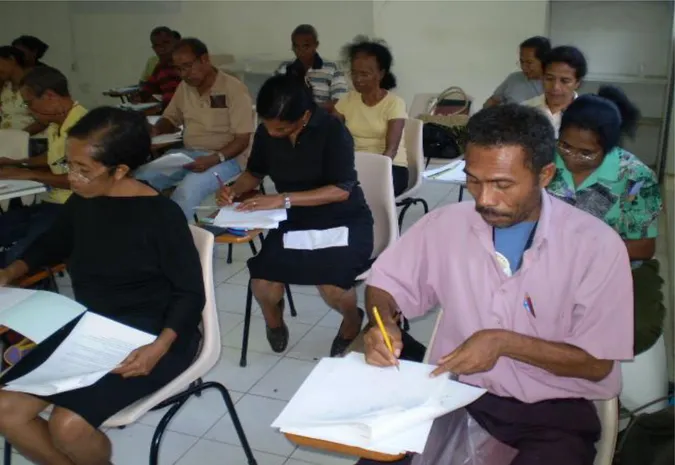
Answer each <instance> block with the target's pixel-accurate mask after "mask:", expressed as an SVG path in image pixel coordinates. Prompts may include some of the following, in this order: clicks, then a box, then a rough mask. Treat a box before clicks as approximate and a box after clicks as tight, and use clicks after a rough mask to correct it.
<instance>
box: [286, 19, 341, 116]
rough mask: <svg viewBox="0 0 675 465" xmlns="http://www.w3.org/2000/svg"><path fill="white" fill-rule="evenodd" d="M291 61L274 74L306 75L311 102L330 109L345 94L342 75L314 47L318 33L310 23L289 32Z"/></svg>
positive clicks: (317, 41)
mask: <svg viewBox="0 0 675 465" xmlns="http://www.w3.org/2000/svg"><path fill="white" fill-rule="evenodd" d="M291 42H292V45H293V52H294V53H295V57H296V60H295V61H285V62H283V63H282V64H281V66H280V67H279V69H278V70H277V74H293V75H296V76H298V77H302V78H306V79H307V81H308V82H309V84H310V86H311V87H312V93H313V94H314V101H315V102H316V103H317V104H319V105H320V106H322V107H323V108H325V109H327V110H329V111H331V110H332V109H333V105H335V102H337V101H338V100H339V99H340V97H342V96H343V95H344V94H346V93H347V90H348V88H347V80H346V79H345V75H344V73H343V72H342V70H341V69H340V67H339V66H338V65H337V63H335V62H332V61H325V60H323V59H322V58H321V57H320V56H319V54H318V53H317V51H316V49H317V48H318V47H319V36H318V34H317V32H316V29H314V26H311V25H309V24H301V25H300V26H298V27H296V28H295V30H294V31H293V33H292V34H291Z"/></svg>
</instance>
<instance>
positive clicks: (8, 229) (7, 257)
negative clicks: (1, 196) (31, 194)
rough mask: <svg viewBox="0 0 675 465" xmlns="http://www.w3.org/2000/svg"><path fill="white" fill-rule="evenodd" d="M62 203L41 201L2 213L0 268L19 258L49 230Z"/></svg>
mask: <svg viewBox="0 0 675 465" xmlns="http://www.w3.org/2000/svg"><path fill="white" fill-rule="evenodd" d="M61 208H62V205H58V204H54V203H47V202H43V203H39V204H34V205H30V206H27V207H19V208H12V209H11V210H9V211H7V212H5V213H3V214H2V215H0V247H2V248H4V249H5V250H4V252H0V268H5V267H7V266H8V265H9V264H11V263H12V262H13V261H15V260H16V259H17V258H19V257H20V256H21V255H22V254H23V253H24V252H25V251H26V249H27V248H28V246H29V245H30V244H32V243H33V242H34V241H35V239H37V238H38V237H40V236H41V235H42V234H43V233H44V232H46V231H47V230H49V228H50V227H51V225H52V224H53V223H54V220H55V219H56V217H57V216H58V214H59V212H60V211H61Z"/></svg>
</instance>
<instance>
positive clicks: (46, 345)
mask: <svg viewBox="0 0 675 465" xmlns="http://www.w3.org/2000/svg"><path fill="white" fill-rule="evenodd" d="M79 320H80V319H79V318H76V319H75V320H74V321H72V322H70V323H68V324H67V325H66V326H64V327H63V328H61V329H60V330H59V331H57V332H56V333H54V334H53V335H51V336H50V337H49V338H47V339H46V340H44V341H43V342H42V343H41V344H40V345H38V346H37V347H35V349H33V350H32V351H31V352H29V353H28V354H27V355H26V356H25V357H24V358H23V359H21V361H20V362H19V363H18V364H17V365H16V366H14V367H13V368H12V369H11V370H10V371H9V372H8V373H7V375H6V376H4V377H3V378H2V383H3V384H4V383H7V382H9V381H11V380H14V379H16V378H18V377H20V376H23V375H24V374H26V373H28V372H30V371H31V370H33V369H34V368H36V367H37V366H38V365H41V364H42V363H43V362H44V361H46V360H47V358H48V357H49V356H50V355H51V354H52V352H54V350H56V348H57V347H58V346H59V345H60V344H61V342H63V340H64V339H65V338H66V337H67V336H68V334H70V332H71V331H72V330H73V328H74V327H75V325H76V324H77V322H78V321H79ZM199 339H200V338H199V333H197V334H196V336H195V337H191V338H190V340H184V341H181V343H179V340H176V343H174V345H173V346H172V347H171V350H170V351H169V352H168V353H167V354H166V355H164V357H162V358H161V359H160V361H159V362H158V363H157V365H156V366H155V368H154V369H153V370H152V371H151V372H150V374H149V375H147V376H138V377H134V378H127V379H125V378H122V377H121V376H119V375H114V374H107V375H105V376H104V377H103V378H101V379H100V380H98V381H97V382H96V383H94V384H92V385H91V386H88V387H84V388H81V389H75V390H72V391H66V392H61V393H59V394H54V395H51V396H35V397H38V398H40V399H42V400H44V401H46V402H49V403H50V404H53V405H55V406H57V407H62V408H65V409H67V410H70V411H72V412H74V413H76V414H78V415H79V416H81V417H82V418H84V419H85V420H86V421H87V422H88V423H89V424H90V425H91V426H93V427H94V428H98V427H99V426H101V425H102V424H103V423H104V422H105V421H106V420H107V419H108V418H110V417H112V416H113V415H115V414H116V413H117V412H119V411H121V410H123V409H124V408H126V407H128V406H129V405H131V404H133V403H134V402H136V401H138V400H140V399H143V398H144V397H147V396H149V395H150V394H152V393H154V392H156V391H158V390H159V389H161V388H163V387H164V386H166V385H167V384H169V383H170V382H171V381H172V380H173V379H174V378H176V377H177V376H178V375H179V374H181V373H183V372H184V371H185V370H187V368H188V367H189V366H190V365H191V364H192V362H193V361H194V358H195V356H196V354H197V349H198V347H199Z"/></svg>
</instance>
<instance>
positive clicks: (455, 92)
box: [427, 86, 469, 116]
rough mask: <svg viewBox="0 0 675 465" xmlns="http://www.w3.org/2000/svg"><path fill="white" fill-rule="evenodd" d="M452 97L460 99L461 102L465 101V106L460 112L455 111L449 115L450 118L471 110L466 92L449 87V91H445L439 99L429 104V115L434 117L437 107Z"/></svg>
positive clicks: (436, 98) (455, 87)
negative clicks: (468, 109)
mask: <svg viewBox="0 0 675 465" xmlns="http://www.w3.org/2000/svg"><path fill="white" fill-rule="evenodd" d="M450 96H458V97H460V98H461V100H463V101H464V106H462V107H461V108H460V109H458V110H455V111H454V112H453V113H449V116H450V115H460V114H462V113H463V112H465V111H466V109H467V108H469V98H468V97H467V96H466V92H464V90H463V89H462V88H461V87H458V86H451V87H448V88H447V89H445V90H444V91H443V92H441V93H440V94H438V97H435V98H433V99H432V100H431V101H430V102H429V108H428V110H427V113H428V114H430V115H433V114H434V112H435V111H436V107H438V104H439V103H440V102H442V101H443V100H444V99H447V98H448V97H450ZM458 100H459V99H458Z"/></svg>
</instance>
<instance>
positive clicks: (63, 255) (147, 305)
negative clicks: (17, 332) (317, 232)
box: [0, 107, 205, 465]
mask: <svg viewBox="0 0 675 465" xmlns="http://www.w3.org/2000/svg"><path fill="white" fill-rule="evenodd" d="M149 153H150V134H149V131H148V128H147V125H146V124H145V117H144V116H143V115H142V114H140V113H136V112H130V111H125V110H122V109H117V108H110V107H102V108H97V109H95V110H93V111H91V112H89V113H88V114H87V115H86V116H84V117H83V118H82V119H81V120H80V121H79V122H78V123H77V124H76V125H75V126H73V127H72V128H71V129H70V133H69V136H68V140H67V154H68V155H67V160H68V168H69V171H68V178H69V180H70V183H71V187H72V190H73V195H72V196H71V197H70V199H69V200H68V202H67V203H66V205H65V206H64V210H63V211H62V213H61V215H60V216H59V218H58V219H57V221H56V223H55V224H54V226H53V227H52V228H51V229H50V230H49V231H48V232H47V233H46V234H44V235H43V236H41V237H40V238H39V239H38V240H37V241H36V242H35V243H33V244H32V245H31V246H30V248H29V249H28V250H27V251H26V252H25V253H24V254H23V255H22V256H21V257H20V258H19V259H18V260H16V261H15V262H13V263H12V264H10V265H9V266H8V267H7V268H6V269H3V270H0V285H7V284H8V283H11V282H14V281H16V280H17V279H19V278H21V277H22V276H24V275H26V274H27V273H30V272H32V271H35V270H38V269H40V268H41V267H44V266H50V265H54V264H57V263H61V262H66V263H67V264H68V270H69V273H70V276H71V278H72V283H73V291H74V294H75V299H76V300H77V301H78V302H80V303H81V304H83V305H84V306H85V307H86V308H87V309H88V310H89V311H92V312H96V313H98V314H100V315H103V316H106V317H108V318H110V319H113V320H115V321H118V322H121V323H123V324H126V325H129V326H131V327H134V328H137V329H139V330H142V331H146V332H148V333H151V334H155V335H157V338H156V339H155V340H154V342H152V343H151V344H148V345H145V346H142V347H140V348H139V349H137V350H135V351H133V352H132V353H131V354H130V355H129V356H128V357H127V358H126V360H124V361H123V362H122V363H121V364H120V366H119V367H118V368H117V369H115V370H114V371H113V372H111V373H109V374H107V375H105V376H104V377H103V378H101V379H100V380H99V381H97V382H96V383H94V384H93V385H91V386H89V387H85V388H80V389H77V390H73V391H66V392H62V393H59V394H55V395H51V396H38V395H29V394H25V393H20V392H9V391H0V434H2V436H3V437H5V438H6V439H7V440H8V441H9V442H10V443H11V444H12V445H13V446H14V447H15V448H17V449H18V451H19V452H21V453H22V454H23V455H24V456H25V457H26V458H28V459H29V460H31V461H32V462H35V463H42V464H47V463H48V464H64V465H65V464H75V465H90V464H95V463H96V464H108V463H110V458H111V444H110V441H109V439H108V438H107V436H106V435H105V434H104V433H102V432H101V431H99V430H98V427H99V426H101V424H103V422H104V421H105V420H107V419H108V418H109V417H111V416H112V415H114V414H115V413H117V412H118V411H120V410H122V409H124V408H125V407H127V406H129V405H131V404H132V403H134V402H136V401H138V400H139V399H142V398H144V397H146V396H148V395H150V394H152V393H153V392H155V391H157V390H158V389H160V388H162V387H163V386H165V385H166V384H168V383H169V382H170V381H171V380H173V379H174V378H175V377H176V376H178V375H179V374H180V373H182V372H184V371H185V370H186V369H187V368H188V366H189V365H190V364H191V363H192V360H193V359H194V357H195V355H196V353H197V348H198V345H199V341H200V338H201V336H200V332H199V327H198V325H199V323H200V321H201V313H202V309H203V307H204V303H205V295H204V282H203V278H202V271H201V265H200V261H199V255H198V252H197V249H196V247H195V245H194V242H193V239H192V235H191V234H190V230H189V228H188V225H187V222H186V220H185V216H184V215H183V212H182V211H181V209H180V208H179V207H178V205H176V204H175V203H174V202H173V201H171V200H170V199H168V198H166V197H164V196H161V195H159V194H158V193H157V191H155V190H154V189H152V188H151V187H149V186H148V185H146V184H143V183H141V182H140V181H137V180H135V179H134V178H133V177H131V176H130V175H129V174H130V173H131V171H133V170H134V169H135V168H137V167H138V166H140V165H141V164H143V163H144V162H145V161H146V160H147V158H148V154H149ZM44 310H45V311H46V312H48V311H49V309H48V308H45V309H44ZM76 323H77V320H75V321H74V322H71V323H69V324H68V325H66V326H65V327H64V329H62V330H60V331H58V332H57V333H55V334H54V335H52V336H51V337H50V338H48V339H47V340H45V341H44V342H43V343H41V344H40V345H38V346H37V347H36V348H35V349H33V352H31V353H30V354H29V355H28V356H27V357H26V358H25V359H23V360H22V361H21V362H20V363H19V364H18V365H16V366H15V367H14V368H13V369H12V370H13V374H16V375H17V376H20V375H22V374H24V373H26V372H28V371H29V370H30V369H32V368H34V367H35V366H37V365H38V364H40V363H42V362H44V361H45V360H46V358H47V357H49V355H50V354H51V353H52V352H53V351H54V350H55V349H56V348H57V347H58V346H59V344H60V343H61V342H62V341H63V339H64V338H65V336H66V335H67V334H68V333H69V332H70V330H71V329H72V328H73V327H74V325H75V324H76ZM16 370H18V372H16ZM49 405H53V406H54V410H53V411H52V413H51V415H50V417H49V419H48V420H45V419H42V418H41V417H40V416H39V415H40V412H42V411H43V410H44V409H45V408H46V407H48V406H49Z"/></svg>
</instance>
